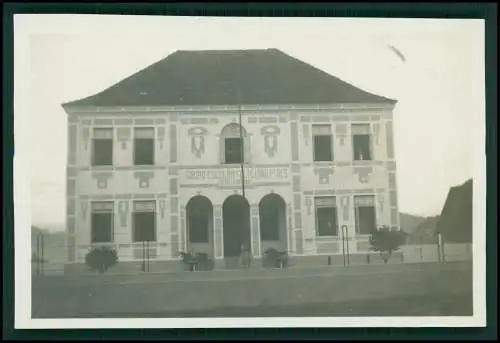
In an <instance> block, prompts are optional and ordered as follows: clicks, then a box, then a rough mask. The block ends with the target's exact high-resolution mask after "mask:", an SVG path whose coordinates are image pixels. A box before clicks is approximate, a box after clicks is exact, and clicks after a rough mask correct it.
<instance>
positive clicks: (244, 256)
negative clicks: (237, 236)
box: [240, 244, 252, 268]
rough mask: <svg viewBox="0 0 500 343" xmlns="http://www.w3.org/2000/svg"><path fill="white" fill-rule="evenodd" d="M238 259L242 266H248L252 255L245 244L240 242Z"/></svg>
mask: <svg viewBox="0 0 500 343" xmlns="http://www.w3.org/2000/svg"><path fill="white" fill-rule="evenodd" d="M240 261H241V265H242V266H243V268H250V264H251V263H252V257H251V255H250V251H248V249H247V247H246V246H245V244H242V245H241V247H240Z"/></svg>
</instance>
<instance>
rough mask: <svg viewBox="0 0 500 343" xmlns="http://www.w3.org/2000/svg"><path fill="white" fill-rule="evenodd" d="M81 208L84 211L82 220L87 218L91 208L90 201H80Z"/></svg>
mask: <svg viewBox="0 0 500 343" xmlns="http://www.w3.org/2000/svg"><path fill="white" fill-rule="evenodd" d="M80 209H81V213H82V221H85V220H86V219H87V210H88V209H89V203H88V202H87V201H82V202H80Z"/></svg>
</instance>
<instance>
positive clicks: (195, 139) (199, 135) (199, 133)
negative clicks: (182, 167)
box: [188, 127, 208, 158]
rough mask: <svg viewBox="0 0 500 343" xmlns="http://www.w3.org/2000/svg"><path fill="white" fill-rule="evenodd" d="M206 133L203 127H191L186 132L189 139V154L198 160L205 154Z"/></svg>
mask: <svg viewBox="0 0 500 343" xmlns="http://www.w3.org/2000/svg"><path fill="white" fill-rule="evenodd" d="M207 134H208V131H207V129H206V128H204V127H192V128H190V129H189V130H188V135H189V136H190V137H191V153H192V154H193V155H194V156H195V157H196V158H200V157H201V156H203V154H204V153H205V136H206V135H207Z"/></svg>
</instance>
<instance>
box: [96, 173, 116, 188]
mask: <svg viewBox="0 0 500 343" xmlns="http://www.w3.org/2000/svg"><path fill="white" fill-rule="evenodd" d="M112 177H113V173H95V172H93V173H92V178H94V179H96V180H97V188H100V189H104V188H107V187H108V180H109V179H111V178H112Z"/></svg>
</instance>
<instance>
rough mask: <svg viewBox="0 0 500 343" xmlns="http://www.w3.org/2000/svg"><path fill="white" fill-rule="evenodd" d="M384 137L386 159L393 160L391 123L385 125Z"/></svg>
mask: <svg viewBox="0 0 500 343" xmlns="http://www.w3.org/2000/svg"><path fill="white" fill-rule="evenodd" d="M385 137H386V139H387V143H386V144H387V157H388V158H394V135H393V132H392V121H387V122H386V123H385Z"/></svg>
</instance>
